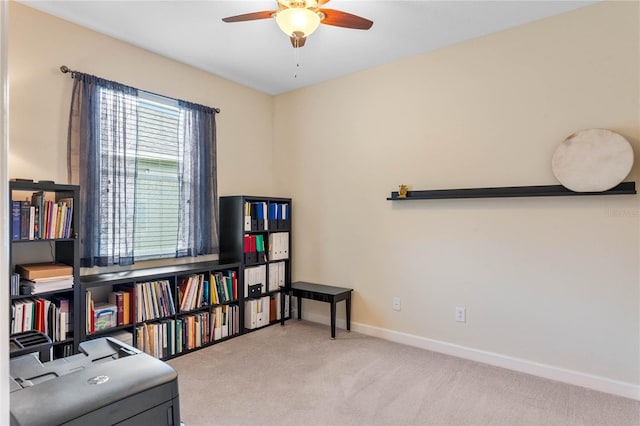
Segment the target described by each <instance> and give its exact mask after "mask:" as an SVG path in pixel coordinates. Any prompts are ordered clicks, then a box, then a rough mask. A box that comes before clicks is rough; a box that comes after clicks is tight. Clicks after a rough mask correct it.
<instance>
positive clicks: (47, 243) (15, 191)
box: [7, 181, 80, 357]
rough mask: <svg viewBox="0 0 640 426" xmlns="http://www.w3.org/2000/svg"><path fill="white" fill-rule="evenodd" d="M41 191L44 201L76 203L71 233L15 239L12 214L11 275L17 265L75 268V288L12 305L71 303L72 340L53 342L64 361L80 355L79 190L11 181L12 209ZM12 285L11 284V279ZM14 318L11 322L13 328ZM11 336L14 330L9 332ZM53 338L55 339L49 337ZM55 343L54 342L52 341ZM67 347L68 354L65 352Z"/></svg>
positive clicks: (21, 297)
mask: <svg viewBox="0 0 640 426" xmlns="http://www.w3.org/2000/svg"><path fill="white" fill-rule="evenodd" d="M39 191H42V192H43V193H44V196H45V199H47V200H51V201H54V202H56V203H57V202H58V201H60V200H62V199H65V198H71V199H72V200H73V210H72V214H71V231H70V235H69V238H35V237H34V239H28V238H18V239H14V238H13V232H12V229H13V214H12V213H13V212H12V211H10V212H9V215H8V220H9V228H8V229H9V230H10V233H11V234H10V235H9V239H10V245H9V246H10V249H9V256H10V272H11V273H13V272H14V271H15V267H16V265H20V264H23V263H36V262H55V263H63V264H66V265H70V266H72V267H73V281H74V285H73V288H70V289H64V290H57V291H51V292H47V293H41V294H36V295H22V294H20V295H11V292H10V286H7V287H9V288H8V289H7V291H9V292H10V303H11V304H13V303H19V302H20V301H25V300H28V299H36V298H42V299H47V300H51V299H52V298H54V297H56V296H61V297H64V298H67V299H68V300H69V305H70V306H69V307H70V308H71V309H73V322H72V324H71V330H70V336H69V337H67V338H66V339H65V340H62V341H54V342H53V354H54V357H61V356H64V355H68V354H70V353H75V352H77V349H78V344H79V343H80V340H79V334H78V332H77V331H78V330H79V326H80V318H79V315H77V313H78V312H79V311H80V300H79V299H80V298H79V297H78V287H79V282H80V240H79V237H78V229H79V228H80V214H79V208H80V187H79V186H77V185H61V184H55V183H52V182H31V181H11V182H9V206H12V201H26V200H29V201H31V196H32V194H33V193H35V192H39ZM8 278H9V281H10V279H11V278H10V277H8ZM9 311H10V314H9V315H11V309H10V310H9ZM11 323H12V318H11V317H10V318H9V327H11ZM9 332H10V333H11V329H10V330H9ZM50 337H53V336H50ZM52 340H53V339H52ZM65 347H66V350H65Z"/></svg>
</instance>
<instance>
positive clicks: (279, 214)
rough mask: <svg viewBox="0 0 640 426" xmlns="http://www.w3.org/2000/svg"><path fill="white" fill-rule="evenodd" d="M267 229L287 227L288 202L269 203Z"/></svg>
mask: <svg viewBox="0 0 640 426" xmlns="http://www.w3.org/2000/svg"><path fill="white" fill-rule="evenodd" d="M268 214H269V216H268V218H269V229H271V230H279V229H289V204H287V203H269V213H268Z"/></svg>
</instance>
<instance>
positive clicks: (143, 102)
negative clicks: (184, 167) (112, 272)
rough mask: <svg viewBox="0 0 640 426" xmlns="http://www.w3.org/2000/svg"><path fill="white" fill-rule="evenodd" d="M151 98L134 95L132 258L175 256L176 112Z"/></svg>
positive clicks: (177, 177) (177, 204)
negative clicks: (136, 149) (134, 142)
mask: <svg viewBox="0 0 640 426" xmlns="http://www.w3.org/2000/svg"><path fill="white" fill-rule="evenodd" d="M153 98H154V97H153V96H151V95H148V94H145V93H142V92H141V93H139V97H138V151H137V153H136V170H137V172H136V185H135V187H136V196H135V200H136V203H135V223H134V248H133V249H134V260H144V259H158V258H165V257H175V255H176V245H177V241H178V208H179V201H180V197H179V190H180V187H179V179H180V178H179V176H178V171H179V167H178V166H179V165H178V120H179V111H178V107H177V106H176V105H170V104H167V102H166V101H165V102H162V100H160V102H155V101H154V100H153ZM156 98H157V97H156Z"/></svg>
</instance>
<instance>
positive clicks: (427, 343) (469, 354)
mask: <svg viewBox="0 0 640 426" xmlns="http://www.w3.org/2000/svg"><path fill="white" fill-rule="evenodd" d="M302 318H303V319H305V320H308V321H311V322H316V323H320V324H325V325H329V324H330V318H329V317H328V316H324V315H318V314H305V313H303V314H302ZM336 326H337V327H338V328H343V329H344V328H346V321H345V320H340V319H338V320H336ZM351 330H353V331H357V332H358V333H362V334H365V335H367V336H373V337H379V338H381V339H385V340H389V341H391V342H396V343H401V344H404V345H409V346H414V347H417V348H421V349H426V350H430V351H434V352H439V353H443V354H447V355H452V356H455V357H458V358H464V359H469V360H472V361H477V362H481V363H484V364H489V365H493V366H496V367H502V368H506V369H508V370H514V371H519V372H521V373H527V374H532V375H534V376H538V377H543V378H545V379H550V380H556V381H558V382H563V383H568V384H571V385H576V386H582V387H585V388H588V389H593V390H596V391H600V392H606V393H610V394H613V395H617V396H622V397H625V398H630V399H635V400H638V401H640V385H636V384H633V383H626V382H621V381H617V380H612V379H608V378H606V377H601V376H595V375H592V374H587V373H582V372H580V371H575V370H568V369H566V368H561V367H555V366H553V365H548V364H541V363H538V362H535V361H529V360H526V359H521V358H514V357H511V356H506V355H501V354H498V353H494V352H487V351H482V350H478V349H474V348H470V347H466V346H461V345H456V344H453V343H448V342H443V341H440V340H434V339H428V338H426V337H420V336H416V335H413V334H408V333H402V332H400V331H394V330H389V329H385V328H379V327H374V326H371V325H367V324H361V323H356V322H353V321H352V322H351Z"/></svg>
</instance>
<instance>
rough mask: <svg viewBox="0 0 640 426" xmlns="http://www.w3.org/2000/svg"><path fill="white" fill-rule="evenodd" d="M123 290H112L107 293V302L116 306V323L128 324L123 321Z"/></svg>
mask: <svg viewBox="0 0 640 426" xmlns="http://www.w3.org/2000/svg"><path fill="white" fill-rule="evenodd" d="M124 295H125V292H124V291H113V292H111V293H109V303H110V304H112V305H113V306H115V307H116V325H119V326H120V325H124V324H128V323H126V322H124V309H125V303H124Z"/></svg>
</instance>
